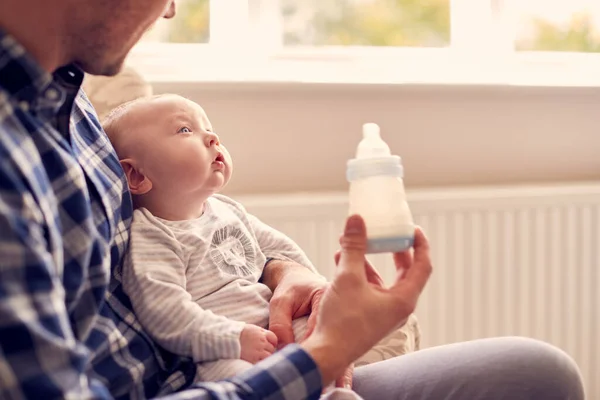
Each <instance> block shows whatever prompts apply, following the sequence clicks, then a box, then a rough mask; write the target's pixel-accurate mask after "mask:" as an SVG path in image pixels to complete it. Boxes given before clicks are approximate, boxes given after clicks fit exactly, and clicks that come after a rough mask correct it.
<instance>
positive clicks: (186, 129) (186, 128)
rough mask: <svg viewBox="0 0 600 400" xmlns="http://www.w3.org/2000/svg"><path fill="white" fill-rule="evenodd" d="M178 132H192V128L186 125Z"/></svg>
mask: <svg viewBox="0 0 600 400" xmlns="http://www.w3.org/2000/svg"><path fill="white" fill-rule="evenodd" d="M177 133H192V130H191V129H190V128H188V127H187V126H184V127H183V128H181V129H180V130H179V132H177Z"/></svg>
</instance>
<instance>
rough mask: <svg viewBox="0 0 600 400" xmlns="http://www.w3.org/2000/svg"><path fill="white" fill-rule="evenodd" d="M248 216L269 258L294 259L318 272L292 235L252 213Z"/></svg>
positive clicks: (259, 242) (262, 248) (260, 244)
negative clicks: (289, 235)
mask: <svg viewBox="0 0 600 400" xmlns="http://www.w3.org/2000/svg"><path fill="white" fill-rule="evenodd" d="M247 217H248V221H249V222H250V226H251V227H252V230H253V232H254V234H255V235H256V239H257V240H258V244H259V246H260V249H261V251H262V252H263V254H264V255H265V257H266V258H267V259H276V260H283V261H293V262H296V263H298V264H300V265H303V266H304V267H306V268H308V269H310V270H311V271H313V272H314V273H316V274H318V272H317V270H316V268H315V267H314V265H313V264H312V262H311V261H310V260H309V258H308V257H307V255H306V253H304V251H303V250H302V249H301V248H300V246H298V244H296V242H294V241H293V240H292V239H291V238H290V237H288V236H287V235H286V234H284V233H283V232H280V231H278V230H277V229H275V228H273V227H271V226H269V225H267V224H265V223H264V222H262V221H261V220H260V219H258V218H257V217H255V216H254V215H252V214H247Z"/></svg>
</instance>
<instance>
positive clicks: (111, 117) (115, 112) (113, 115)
mask: <svg viewBox="0 0 600 400" xmlns="http://www.w3.org/2000/svg"><path fill="white" fill-rule="evenodd" d="M164 96H167V95H166V94H156V95H153V96H144V97H138V98H137V99H133V100H130V101H127V102H125V103H123V104H121V105H119V106H117V107H115V108H113V109H112V110H111V111H110V112H109V113H108V114H107V115H106V117H104V118H103V119H102V121H101V125H102V128H103V129H104V132H106V135H107V136H108V138H109V139H110V141H111V142H113V143H114V141H115V140H116V135H117V133H118V132H119V130H120V128H121V127H120V126H119V125H120V123H121V121H122V119H123V116H124V115H125V114H127V112H128V111H129V110H131V108H132V107H133V106H135V105H136V104H139V103H144V102H147V101H150V100H153V99H157V98H160V97H164Z"/></svg>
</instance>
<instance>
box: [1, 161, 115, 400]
mask: <svg viewBox="0 0 600 400" xmlns="http://www.w3.org/2000/svg"><path fill="white" fill-rule="evenodd" d="M4 157H6V156H3V155H0V397H1V398H14V399H20V398H29V399H51V398H52V399H63V398H77V399H87V398H94V399H108V398H110V395H109V393H108V390H107V389H106V388H105V387H104V386H103V385H102V384H101V383H100V382H99V381H97V380H93V379H90V378H89V377H88V376H87V375H86V373H85V371H86V365H87V362H88V360H89V356H90V354H89V351H88V349H87V348H86V347H85V346H84V345H83V343H81V342H80V341H78V340H77V339H76V338H75V335H74V333H73V330H72V327H71V324H70V321H69V315H68V312H67V309H66V306H65V290H64V287H63V286H62V279H61V274H62V267H63V265H62V260H59V259H57V258H58V257H53V255H52V253H51V252H50V250H49V247H50V246H49V243H48V239H47V235H46V234H47V231H46V229H45V224H44V218H43V216H42V213H41V211H40V209H39V206H38V205H37V204H36V202H35V201H34V199H33V196H32V195H31V193H30V192H29V189H28V188H27V187H26V186H25V184H24V183H23V182H22V178H21V177H20V176H18V175H17V174H16V172H15V171H14V170H13V169H12V167H11V166H10V164H8V161H7V160H8V158H4ZM2 158H4V159H2Z"/></svg>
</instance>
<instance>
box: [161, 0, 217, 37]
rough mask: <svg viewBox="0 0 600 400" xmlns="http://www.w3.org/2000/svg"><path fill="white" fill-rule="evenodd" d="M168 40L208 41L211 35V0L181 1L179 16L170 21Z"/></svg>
mask: <svg viewBox="0 0 600 400" xmlns="http://www.w3.org/2000/svg"><path fill="white" fill-rule="evenodd" d="M169 26H170V30H169V36H168V39H167V40H168V41H169V42H174V43H206V42H208V39H209V35H210V29H209V28H210V11H209V0H188V1H186V2H181V5H180V6H179V7H178V9H177V16H176V17H175V19H174V20H173V21H170V22H169Z"/></svg>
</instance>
